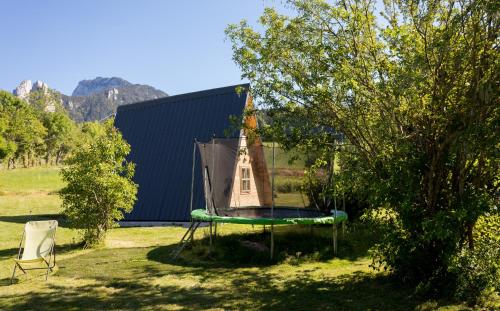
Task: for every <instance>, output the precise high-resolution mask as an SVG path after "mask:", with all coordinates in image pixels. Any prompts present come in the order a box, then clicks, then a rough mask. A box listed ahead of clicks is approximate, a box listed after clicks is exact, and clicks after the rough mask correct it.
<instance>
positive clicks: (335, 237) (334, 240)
mask: <svg viewBox="0 0 500 311" xmlns="http://www.w3.org/2000/svg"><path fill="white" fill-rule="evenodd" d="M333 253H334V254H335V256H336V255H337V225H336V224H333Z"/></svg>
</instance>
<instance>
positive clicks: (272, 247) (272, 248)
mask: <svg viewBox="0 0 500 311" xmlns="http://www.w3.org/2000/svg"><path fill="white" fill-rule="evenodd" d="M273 256H274V225H273V224H271V260H273Z"/></svg>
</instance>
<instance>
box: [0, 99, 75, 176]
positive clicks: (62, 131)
mask: <svg viewBox="0 0 500 311" xmlns="http://www.w3.org/2000/svg"><path fill="white" fill-rule="evenodd" d="M48 106H51V107H52V106H53V107H54V108H55V111H49V110H47V107H48ZM78 132H79V129H78V128H77V126H76V124H75V123H74V122H73V121H72V120H71V119H70V118H69V117H68V115H67V113H66V111H65V110H64V109H63V107H62V106H61V104H60V94H59V93H57V92H55V91H53V90H47V91H37V92H32V93H30V96H29V97H28V101H24V100H22V99H20V98H17V97H15V96H13V95H12V94H10V93H7V92H4V91H0V161H2V162H6V163H7V168H14V167H15V165H16V163H18V162H19V161H22V164H23V166H24V167H28V166H34V165H35V164H40V163H41V160H42V159H44V160H45V163H46V164H48V163H49V162H50V163H52V162H53V161H52V159H55V164H59V163H60V161H61V160H63V159H64V157H65V156H66V155H67V154H69V153H70V152H71V150H72V149H73V148H74V144H75V142H76V140H77V138H78Z"/></svg>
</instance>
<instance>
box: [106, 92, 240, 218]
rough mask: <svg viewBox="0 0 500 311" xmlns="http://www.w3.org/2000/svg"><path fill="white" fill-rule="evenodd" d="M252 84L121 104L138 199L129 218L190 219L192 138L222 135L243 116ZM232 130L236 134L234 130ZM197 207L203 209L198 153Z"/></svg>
mask: <svg viewBox="0 0 500 311" xmlns="http://www.w3.org/2000/svg"><path fill="white" fill-rule="evenodd" d="M240 87H241V88H244V89H245V90H248V89H249V85H248V84H240V85H234V86H228V87H223V88H217V89H212V90H206V91H200V92H195V93H188V94H182V95H176V96H169V97H164V98H159V99H155V100H150V101H145V102H140V103H136V104H130V105H124V106H119V107H118V110H117V114H116V118H115V125H116V127H117V128H118V129H119V130H120V131H121V132H122V135H123V138H124V139H125V140H126V141H127V142H128V143H129V144H130V145H131V149H132V150H131V152H130V155H129V160H131V161H133V162H134V163H136V171H135V176H134V181H135V182H136V183H137V184H138V185H139V191H138V196H137V202H136V204H135V207H134V209H133V211H132V212H131V213H130V214H127V215H126V216H125V219H124V220H125V221H188V220H189V219H190V210H189V203H190V191H191V172H192V171H191V170H192V156H193V146H194V140H195V139H197V140H199V141H208V140H210V139H211V138H212V137H213V136H214V135H215V136H216V137H224V136H225V134H226V133H225V131H226V130H227V129H228V128H230V125H231V124H230V116H237V117H241V116H242V114H243V110H244V108H245V104H246V100H247V92H245V91H244V92H241V93H237V88H240ZM233 135H238V133H234V134H233ZM196 157H197V160H196V163H197V164H198V165H197V167H196V168H195V187H194V196H193V209H197V208H204V207H205V200H204V197H203V187H202V184H201V180H202V179H201V169H200V167H199V163H200V160H199V155H197V156H196Z"/></svg>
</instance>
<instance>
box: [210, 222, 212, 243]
mask: <svg viewBox="0 0 500 311" xmlns="http://www.w3.org/2000/svg"><path fill="white" fill-rule="evenodd" d="M211 248H212V222H210V249H211Z"/></svg>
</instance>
